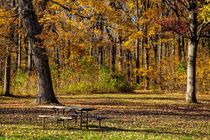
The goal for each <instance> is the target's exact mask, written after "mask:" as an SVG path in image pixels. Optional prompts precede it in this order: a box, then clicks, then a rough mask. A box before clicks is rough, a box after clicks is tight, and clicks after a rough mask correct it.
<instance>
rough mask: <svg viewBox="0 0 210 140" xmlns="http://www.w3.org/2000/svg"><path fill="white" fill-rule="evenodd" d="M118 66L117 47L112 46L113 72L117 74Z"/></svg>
mask: <svg viewBox="0 0 210 140" xmlns="http://www.w3.org/2000/svg"><path fill="white" fill-rule="evenodd" d="M115 65H116V46H115V44H114V45H113V46H112V71H113V72H115V67H116V66H115Z"/></svg>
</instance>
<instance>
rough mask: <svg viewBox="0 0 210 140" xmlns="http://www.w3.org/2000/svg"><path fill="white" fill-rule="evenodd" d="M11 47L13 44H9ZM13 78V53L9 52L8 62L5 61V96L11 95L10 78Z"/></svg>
mask: <svg viewBox="0 0 210 140" xmlns="http://www.w3.org/2000/svg"><path fill="white" fill-rule="evenodd" d="M9 47H11V46H9ZM10 78H11V54H10V52H8V54H7V56H6V62H5V72H4V89H3V92H4V95H5V96H10V95H11V94H10V85H11V84H10V82H11V80H10Z"/></svg>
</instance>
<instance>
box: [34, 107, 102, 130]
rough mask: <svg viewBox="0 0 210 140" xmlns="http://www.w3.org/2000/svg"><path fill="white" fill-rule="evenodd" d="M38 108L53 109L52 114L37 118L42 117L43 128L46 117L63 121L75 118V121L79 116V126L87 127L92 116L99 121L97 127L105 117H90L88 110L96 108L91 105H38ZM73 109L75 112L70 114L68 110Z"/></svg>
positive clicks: (40, 116)
mask: <svg viewBox="0 0 210 140" xmlns="http://www.w3.org/2000/svg"><path fill="white" fill-rule="evenodd" d="M38 107H39V108H44V109H51V110H53V111H54V114H51V115H39V118H42V119H43V121H42V124H43V128H45V119H46V118H53V119H56V120H57V122H58V121H63V123H64V120H67V121H69V120H72V119H75V122H76V123H77V119H78V117H80V128H81V129H82V127H83V126H84V125H85V127H86V128H87V129H88V128H89V119H90V118H91V119H92V118H94V119H96V120H98V122H99V127H101V120H102V119H105V117H99V116H95V117H90V112H91V111H94V110H96V108H92V107H78V106H63V105H42V106H38ZM71 111H73V112H74V113H75V114H74V115H71V114H69V112H71ZM67 127H68V122H67Z"/></svg>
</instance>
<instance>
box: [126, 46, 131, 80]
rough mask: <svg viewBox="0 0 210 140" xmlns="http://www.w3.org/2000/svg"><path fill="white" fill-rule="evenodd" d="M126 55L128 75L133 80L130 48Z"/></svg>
mask: <svg viewBox="0 0 210 140" xmlns="http://www.w3.org/2000/svg"><path fill="white" fill-rule="evenodd" d="M126 52H127V53H126V57H127V77H128V80H129V81H130V80H131V63H130V60H131V59H130V58H131V52H130V51H129V50H127V51H126Z"/></svg>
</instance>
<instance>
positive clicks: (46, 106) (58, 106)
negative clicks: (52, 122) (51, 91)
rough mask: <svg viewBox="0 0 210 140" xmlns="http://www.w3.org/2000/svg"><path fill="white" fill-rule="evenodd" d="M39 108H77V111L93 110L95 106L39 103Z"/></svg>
mask: <svg viewBox="0 0 210 140" xmlns="http://www.w3.org/2000/svg"><path fill="white" fill-rule="evenodd" d="M38 107H39V108H46V109H63V110H72V109H73V110H79V111H93V110H96V108H93V107H79V106H64V105H41V106H38Z"/></svg>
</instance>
